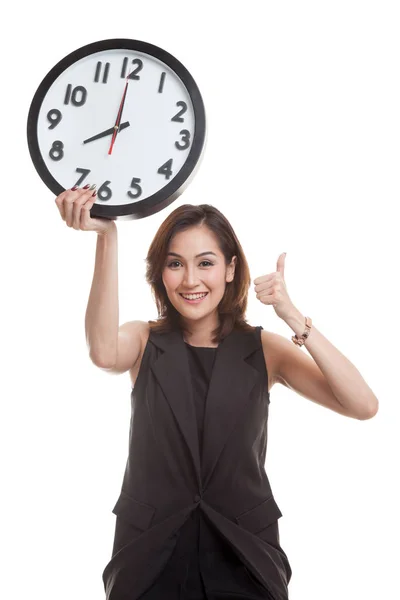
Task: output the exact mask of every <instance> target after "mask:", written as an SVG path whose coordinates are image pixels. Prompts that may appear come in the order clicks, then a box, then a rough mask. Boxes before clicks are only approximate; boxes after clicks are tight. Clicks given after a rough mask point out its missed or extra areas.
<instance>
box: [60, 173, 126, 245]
mask: <svg viewBox="0 0 400 600" xmlns="http://www.w3.org/2000/svg"><path fill="white" fill-rule="evenodd" d="M93 187H95V186H91V187H90V188H89V185H86V186H85V187H84V188H77V189H76V190H75V189H74V188H71V189H69V190H65V191H64V192H61V194H59V195H58V196H57V198H56V199H55V203H56V204H57V207H58V210H59V211H60V214H61V217H62V219H63V220H64V221H65V222H66V224H67V225H68V227H73V228H74V229H76V230H81V231H96V233H98V234H99V235H105V234H107V233H109V232H110V231H111V230H113V229H116V225H115V223H114V221H113V220H112V219H103V218H92V217H91V216H90V209H91V208H92V206H93V204H94V203H95V201H96V198H95V197H93ZM88 188H89V189H88Z"/></svg>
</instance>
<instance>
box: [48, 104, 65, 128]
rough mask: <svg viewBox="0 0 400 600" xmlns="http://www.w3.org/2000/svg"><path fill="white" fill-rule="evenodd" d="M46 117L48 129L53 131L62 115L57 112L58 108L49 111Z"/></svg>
mask: <svg viewBox="0 0 400 600" xmlns="http://www.w3.org/2000/svg"><path fill="white" fill-rule="evenodd" d="M46 117H47V120H48V121H50V125H49V129H54V127H57V125H58V124H59V122H60V121H61V119H62V114H61V111H60V110H58V108H52V109H51V110H49V112H48V113H47V115H46Z"/></svg>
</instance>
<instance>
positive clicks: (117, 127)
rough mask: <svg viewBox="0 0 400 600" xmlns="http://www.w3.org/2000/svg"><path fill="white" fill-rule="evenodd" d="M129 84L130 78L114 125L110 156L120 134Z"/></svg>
mask: <svg viewBox="0 0 400 600" xmlns="http://www.w3.org/2000/svg"><path fill="white" fill-rule="evenodd" d="M128 83H129V82H128V77H127V78H126V83H125V89H124V93H123V96H122V100H121V104H120V107H119V111H118V116H117V120H116V121H115V125H114V133H113V136H112V140H111V144H110V149H109V151H108V154H111V152H112V149H113V146H114V142H115V139H116V137H117V133H118V129H119V124H120V123H121V119H122V111H123V109H124V104H125V98H126V92H127V89H128Z"/></svg>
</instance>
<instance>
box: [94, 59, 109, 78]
mask: <svg viewBox="0 0 400 600" xmlns="http://www.w3.org/2000/svg"><path fill="white" fill-rule="evenodd" d="M102 68H103V63H102V62H101V60H99V61H98V62H97V64H96V72H95V74H94V82H95V83H99V81H100V75H101V69H102ZM109 72H110V63H109V62H106V64H105V67H104V73H103V80H102V82H101V83H107V82H108V74H109Z"/></svg>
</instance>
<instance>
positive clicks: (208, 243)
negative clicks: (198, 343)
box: [162, 225, 236, 329]
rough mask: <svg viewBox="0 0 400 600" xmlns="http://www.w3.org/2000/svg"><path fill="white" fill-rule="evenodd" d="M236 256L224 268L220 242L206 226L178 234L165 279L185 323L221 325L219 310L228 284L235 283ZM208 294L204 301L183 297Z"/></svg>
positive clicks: (173, 303) (165, 268) (170, 296)
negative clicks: (199, 322) (195, 322)
mask: <svg viewBox="0 0 400 600" xmlns="http://www.w3.org/2000/svg"><path fill="white" fill-rule="evenodd" d="M235 263H236V257H233V259H232V261H231V264H230V265H228V266H226V265H225V258H224V255H223V254H222V252H221V250H220V249H219V247H218V244H217V240H216V238H215V236H214V234H213V233H212V231H210V229H208V227H206V226H205V225H202V226H195V227H191V228H190V229H187V230H186V231H181V232H179V233H177V234H176V235H175V236H174V237H173V239H172V240H171V242H170V245H169V248H168V254H167V257H166V262H165V266H164V269H163V274H162V280H163V283H164V286H165V289H166V292H167V295H168V298H169V300H170V302H171V304H172V305H173V306H174V307H175V308H176V310H177V311H178V312H179V313H180V314H181V315H182V318H183V320H184V322H188V321H193V320H194V321H199V320H201V321H202V322H203V321H206V322H207V323H208V322H209V325H210V328H211V329H212V328H214V327H216V326H217V324H218V311H217V307H218V304H219V303H220V301H221V299H222V297H223V295H224V292H225V286H226V283H227V282H230V281H232V280H233V276H234V269H235V266H234V265H235ZM199 292H205V293H206V296H205V297H204V298H203V299H202V300H194V301H192V302H190V301H187V300H185V299H184V297H183V296H182V294H185V295H186V294H197V293H199Z"/></svg>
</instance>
